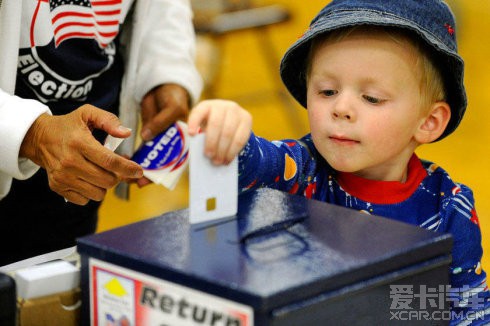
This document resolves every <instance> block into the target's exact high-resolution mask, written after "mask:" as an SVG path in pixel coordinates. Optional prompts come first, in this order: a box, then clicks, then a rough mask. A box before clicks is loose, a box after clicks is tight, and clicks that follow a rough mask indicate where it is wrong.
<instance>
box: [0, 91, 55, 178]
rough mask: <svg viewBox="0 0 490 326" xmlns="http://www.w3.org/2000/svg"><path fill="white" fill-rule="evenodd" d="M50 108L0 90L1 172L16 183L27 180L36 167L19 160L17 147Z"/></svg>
mask: <svg viewBox="0 0 490 326" xmlns="http://www.w3.org/2000/svg"><path fill="white" fill-rule="evenodd" d="M43 113H50V111H49V108H48V107H47V106H46V105H44V104H42V103H40V102H37V101H34V100H26V99H21V98H19V97H17V96H13V95H10V94H7V93H6V92H4V91H3V90H1V89H0V139H1V140H2V141H1V142H0V157H1V159H0V172H1V173H2V174H4V175H9V176H11V177H13V178H17V179H26V178H28V177H30V176H31V175H32V174H34V173H35V172H36V171H37V169H38V168H39V166H37V165H35V164H34V163H33V162H31V161H30V160H27V159H25V158H19V150H20V145H21V144H22V141H23V139H24V136H25V134H26V133H27V130H29V128H30V127H31V125H32V123H33V122H34V120H36V119H37V118H38V117H39V116H40V115H41V114H43Z"/></svg>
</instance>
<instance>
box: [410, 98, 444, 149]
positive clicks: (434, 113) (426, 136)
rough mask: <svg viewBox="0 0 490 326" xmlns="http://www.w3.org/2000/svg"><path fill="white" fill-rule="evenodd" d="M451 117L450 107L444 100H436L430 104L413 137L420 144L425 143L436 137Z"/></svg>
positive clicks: (440, 133)
mask: <svg viewBox="0 0 490 326" xmlns="http://www.w3.org/2000/svg"><path fill="white" fill-rule="evenodd" d="M450 118H451V108H450V107H449V104H447V103H446V102H436V103H434V104H433V105H432V107H431V108H430V110H429V111H428V113H427V115H426V116H425V118H424V120H423V121H422V124H421V125H420V126H419V127H418V129H417V131H416V133H415V139H416V140H417V141H418V142H419V143H420V144H427V143H430V142H433V141H434V140H436V139H438V138H439V137H440V136H441V135H442V133H443V132H444V130H446V126H447V124H448V123H449V119H450Z"/></svg>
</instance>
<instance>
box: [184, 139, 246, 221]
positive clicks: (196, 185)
mask: <svg viewBox="0 0 490 326" xmlns="http://www.w3.org/2000/svg"><path fill="white" fill-rule="evenodd" d="M204 137H205V134H198V135H196V136H194V137H190V152H189V179H190V181H189V186H190V190H189V194H190V195H189V201H190V203H189V220H190V222H191V223H201V222H208V221H210V220H214V219H220V218H223V217H228V216H233V215H235V214H236V213H237V207H238V160H237V158H236V157H235V159H234V160H233V161H232V162H231V163H230V164H228V165H219V166H218V165H213V163H212V162H211V160H210V159H209V158H207V157H206V156H205V155H204Z"/></svg>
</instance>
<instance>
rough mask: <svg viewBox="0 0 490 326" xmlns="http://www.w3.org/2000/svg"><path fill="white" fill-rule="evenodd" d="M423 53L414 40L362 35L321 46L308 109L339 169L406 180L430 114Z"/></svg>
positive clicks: (323, 150)
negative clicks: (419, 59)
mask: <svg viewBox="0 0 490 326" xmlns="http://www.w3.org/2000/svg"><path fill="white" fill-rule="evenodd" d="M405 43H406V44H405ZM415 53H416V52H415V50H414V49H413V48H412V46H411V45H410V44H408V43H407V42H403V43H400V42H395V41H394V40H393V39H391V38H389V37H387V35H385V34H374V33H369V34H368V33H366V32H359V31H357V32H354V33H352V34H350V35H349V36H346V37H344V38H343V39H341V40H340V41H335V42H327V43H324V44H323V45H320V46H319V47H317V49H316V53H314V55H313V56H312V60H313V61H312V65H311V71H310V76H309V78H308V91H307V107H308V110H307V111H308V117H309V121H310V128H311V134H312V138H313V141H314V143H315V146H316V148H317V149H318V151H319V152H320V154H321V155H322V156H323V157H324V158H325V159H326V160H327V162H328V163H329V164H330V165H331V166H332V167H333V168H334V169H336V170H338V171H343V172H353V173H355V174H356V175H358V176H361V177H364V178H368V179H373V180H390V181H404V178H405V177H406V167H407V163H408V160H409V158H410V157H411V155H412V153H413V151H414V150H415V148H416V147H417V145H418V144H417V142H416V140H415V139H414V134H415V132H416V130H417V128H418V127H419V126H420V125H421V124H422V122H423V120H424V117H423V113H424V111H425V110H422V108H421V104H420V100H419V97H420V77H419V76H418V75H419V74H420V73H421V72H420V71H418V69H416V68H415V67H416V66H415Z"/></svg>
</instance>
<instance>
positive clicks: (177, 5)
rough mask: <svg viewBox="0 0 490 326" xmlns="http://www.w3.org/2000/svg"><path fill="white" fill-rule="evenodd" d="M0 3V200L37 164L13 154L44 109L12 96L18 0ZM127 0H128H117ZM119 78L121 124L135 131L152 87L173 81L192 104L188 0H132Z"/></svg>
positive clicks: (197, 85)
mask: <svg viewBox="0 0 490 326" xmlns="http://www.w3.org/2000/svg"><path fill="white" fill-rule="evenodd" d="M27 1H30V0H3V1H2V2H1V4H0V45H1V47H0V199H1V198H3V197H5V196H6V194H7V193H8V191H9V189H10V185H11V182H12V178H16V179H26V178H29V177H30V176H32V175H33V174H34V173H35V172H36V171H37V170H38V169H39V166H37V165H36V164H34V163H33V162H31V161H30V160H27V159H25V158H20V157H19V149H20V145H21V143H22V140H23V139H24V136H25V134H26V133H27V130H28V129H29V128H30V126H31V125H32V123H33V122H34V121H35V120H36V119H37V117H39V115H41V114H43V113H50V111H49V108H48V107H47V106H46V105H44V104H43V103H41V102H38V101H35V100H27V99H21V98H19V97H16V96H14V95H13V93H14V90H15V81H16V73H17V64H18V54H19V42H20V30H21V28H22V19H21V17H22V7H23V3H24V2H27ZM123 1H132V0H123ZM124 24H125V25H128V24H130V25H132V28H128V27H131V26H125V27H124V28H123V31H124V33H128V32H129V33H128V34H127V35H122V40H123V42H124V41H125V40H126V42H127V43H126V44H125V51H126V53H125V56H124V57H125V59H127V60H126V62H125V65H126V68H125V76H124V78H123V81H122V90H121V96H120V108H119V112H120V114H119V115H120V119H121V121H122V123H123V125H125V126H127V127H129V128H132V129H133V130H134V131H136V130H137V126H138V119H139V110H140V106H139V103H140V101H141V99H142V98H143V96H144V95H145V94H146V93H147V92H148V91H149V90H151V89H152V88H154V87H155V86H157V85H161V84H165V83H175V84H179V85H181V86H183V87H184V88H186V89H187V91H188V92H189V94H190V95H191V98H192V100H193V102H196V101H197V100H198V99H199V96H200V93H201V90H202V79H201V77H200V76H199V73H198V71H197V69H196V67H195V64H194V57H195V34H194V29H193V25H192V10H191V7H190V2H189V0H138V1H136V3H135V12H134V15H133V17H132V20H131V21H129V19H126V22H125V23H124ZM135 134H136V133H135V132H134V133H133V136H132V137H131V138H130V139H128V140H126V141H124V142H123V144H122V145H121V148H120V149H119V152H120V153H123V154H127V155H131V154H132V152H133V149H134V138H135V137H134V136H135Z"/></svg>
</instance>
